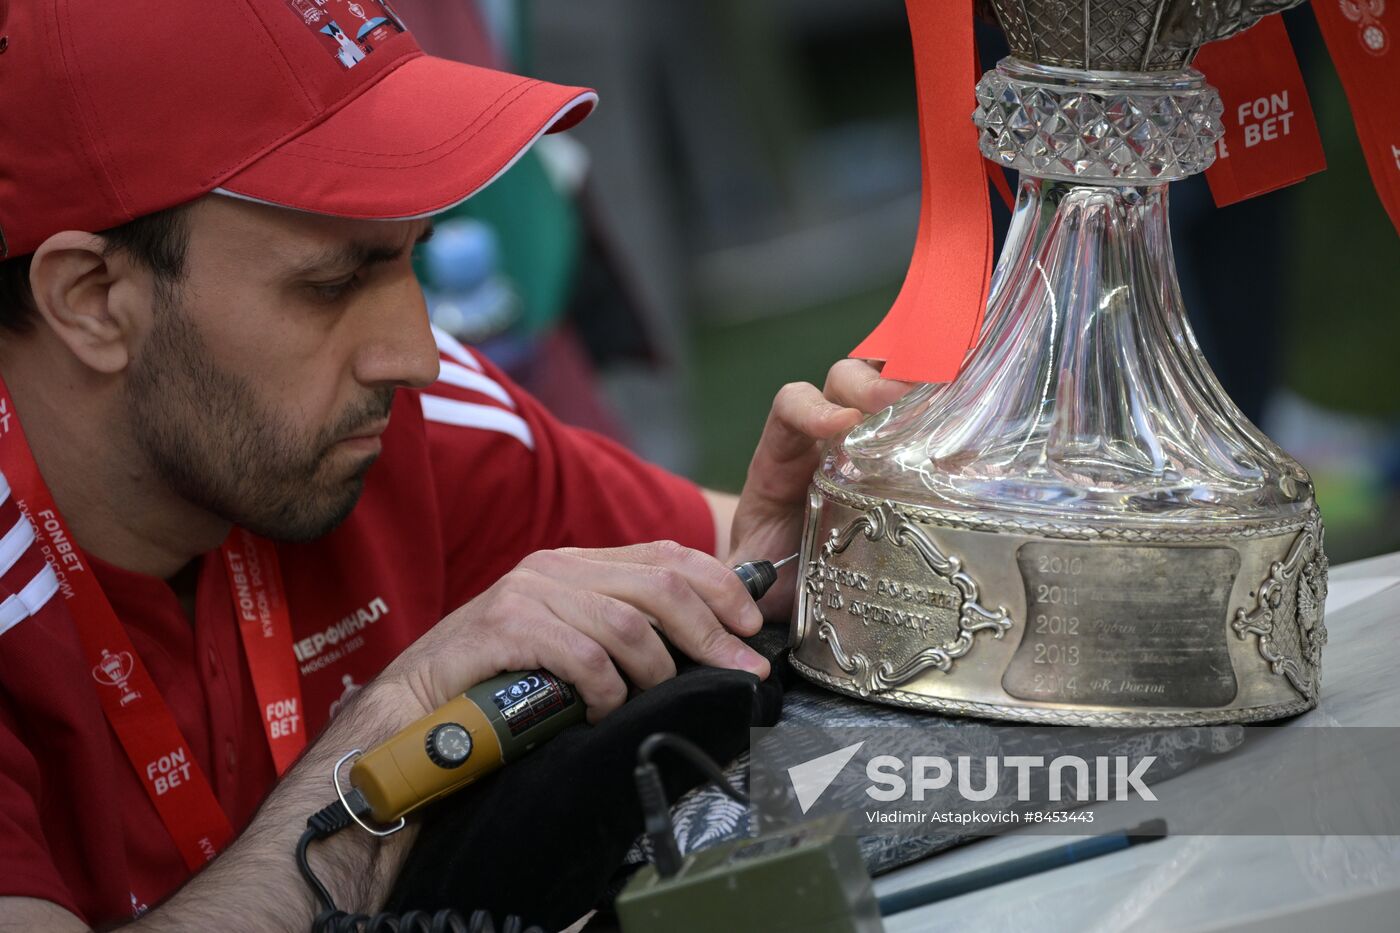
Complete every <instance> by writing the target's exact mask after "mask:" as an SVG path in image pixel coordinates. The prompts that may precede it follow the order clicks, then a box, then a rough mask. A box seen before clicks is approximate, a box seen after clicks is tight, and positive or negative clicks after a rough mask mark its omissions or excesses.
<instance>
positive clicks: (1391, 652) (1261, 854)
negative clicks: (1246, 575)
mask: <svg viewBox="0 0 1400 933" xmlns="http://www.w3.org/2000/svg"><path fill="white" fill-rule="evenodd" d="M1397 584H1400V553H1396V554H1388V555H1385V556H1382V557H1377V558H1372V559H1370V560H1365V561H1359V562H1356V563H1352V564H1346V565H1344V566H1340V567H1334V568H1332V572H1331V574H1330V576H1329V583H1328V591H1329V592H1328V597H1327V615H1326V620H1327V628H1328V632H1329V636H1330V638H1329V642H1328V645H1327V648H1326V649H1325V651H1324V654H1323V685H1322V701H1321V703H1320V704H1319V705H1318V708H1317V709H1315V710H1313V711H1312V712H1309V713H1306V714H1305V715H1303V716H1300V717H1298V718H1297V719H1296V720H1293V721H1292V722H1291V723H1290V724H1289V726H1290V727H1294V726H1325V725H1337V726H1397V725H1400V620H1398V617H1400V586H1397ZM1260 751H1264V752H1267V749H1262V750H1260ZM1247 767H1248V764H1247V757H1245V756H1227V757H1225V758H1223V759H1220V760H1218V761H1212V762H1210V763H1208V764H1205V765H1202V766H1201V767H1198V768H1196V769H1194V770H1192V771H1189V772H1187V773H1185V774H1182V775H1180V776H1178V777H1176V778H1173V779H1171V780H1169V781H1165V782H1163V783H1161V784H1158V785H1154V787H1153V790H1154V791H1155V792H1156V793H1157V794H1158V796H1159V797H1160V798H1161V799H1162V800H1169V799H1172V798H1175V799H1177V800H1193V799H1194V800H1197V801H1202V802H1208V801H1209V800H1210V799H1211V791H1212V788H1213V787H1218V786H1219V782H1220V781H1221V780H1222V779H1223V780H1231V781H1233V780H1238V779H1239V777H1240V775H1239V773H1238V772H1239V771H1240V770H1241V769H1242V768H1247ZM1230 769H1233V770H1234V772H1235V773H1230ZM1395 793H1396V795H1397V797H1400V788H1397V789H1396V791H1395ZM1204 805H1208V803H1205V804H1204ZM1131 806H1132V805H1131V804H1123V803H1106V804H1098V805H1096V806H1095V807H1094V808H1093V809H1094V810H1095V822H1096V823H1097V824H1100V825H1103V826H1104V828H1105V830H1110V829H1113V828H1117V827H1120V826H1126V825H1131V824H1132V823H1133V822H1135V821H1136V820H1135V819H1134V816H1135V814H1134V813H1133V812H1132V811H1131V809H1125V808H1130V807H1131ZM1139 806H1140V805H1139ZM1147 815H1152V814H1147ZM1139 818H1140V817H1139ZM1057 841H1058V840H1057V839H1056V838H1055V837H1049V836H1045V835H1044V834H1043V833H1042V834H1032V833H1028V832H1025V831H1017V832H1013V833H1008V834H1006V835H1004V836H1000V837H997V838H994V839H985V840H981V841H978V842H974V843H971V844H969V845H965V846H962V847H961V848H958V849H954V850H951V851H949V852H946V853H943V854H941V855H937V856H934V857H933V858H930V859H928V860H926V861H924V862H920V863H917V864H914V865H910V866H907V867H905V868H902V869H899V870H897V871H894V872H891V873H890V874H888V875H885V876H882V877H880V878H877V879H876V880H875V891H876V893H877V895H885V894H889V893H891V892H894V891H899V890H903V889H905V888H909V887H913V886H915V885H918V884H921V883H924V882H927V881H930V880H932V879H935V878H941V877H946V876H948V875H954V874H959V873H961V872H965V871H970V870H972V869H975V868H981V867H983V866H985V865H989V864H994V863H997V862H1003V861H1006V860H1007V859H1010V858H1015V857H1016V856H1019V855H1024V854H1028V853H1031V852H1037V851H1040V850H1043V849H1045V848H1047V847H1050V846H1053V845H1054V844H1055V843H1056V842H1057ZM885 929H886V930H887V931H888V933H911V931H915V930H918V931H925V930H928V931H943V930H947V931H958V933H973V931H975V933H984V931H993V933H994V931H1002V930H1005V931H1008V933H1012V931H1014V933H1022V931H1026V930H1047V931H1056V930H1073V931H1075V933H1099V931H1104V933H1107V931H1118V930H1127V929H1131V930H1133V931H1135V933H1137V931H1142V933H1155V931H1163V933H1166V931H1171V933H1184V931H1205V930H1227V929H1228V930H1256V929H1257V930H1259V931H1261V933H1262V931H1264V930H1267V931H1268V933H1283V931H1292V930H1300V931H1301V930H1326V931H1328V933H1352V931H1369V930H1390V931H1395V930H1400V837H1396V836H1231V835H1209V836H1204V835H1202V836H1184V835H1175V836H1170V837H1168V838H1166V839H1163V840H1161V841H1158V842H1153V843H1151V844H1148V845H1141V846H1135V847H1133V848H1130V849H1127V850H1124V851H1121V852H1117V853H1114V854H1112V855H1108V856H1104V857H1101V858H1096V859H1092V860H1089V861H1086V862H1081V863H1079V864H1076V865H1072V866H1069V867H1067V868H1061V869H1058V870H1056V871H1051V872H1045V873H1043V874H1040V875H1034V876H1032V877H1029V878H1025V879H1022V880H1020V881H1014V882H1009V883H1007V884H1003V885H998V886H997V887H994V888H988V889H985V890H982V891H977V892H974V893H971V894H965V895H963V896H961V897H957V898H952V899H949V900H945V901H941V902H939V903H936V904H930V905H928V906H927V907H923V908H919V909H917V910H913V911H909V912H907V913H903V914H899V915H896V916H894V917H889V918H886V920H885Z"/></svg>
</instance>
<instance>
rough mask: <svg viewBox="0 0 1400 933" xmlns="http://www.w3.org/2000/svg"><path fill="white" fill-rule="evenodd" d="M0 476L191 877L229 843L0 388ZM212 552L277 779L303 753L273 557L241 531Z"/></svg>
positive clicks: (287, 625)
mask: <svg viewBox="0 0 1400 933" xmlns="http://www.w3.org/2000/svg"><path fill="white" fill-rule="evenodd" d="M0 471H3V472H4V475H5V477H6V479H7V480H9V483H10V489H11V490H12V494H13V495H14V497H15V501H16V503H17V504H18V505H19V508H20V511H21V512H23V513H24V515H25V517H26V518H27V519H28V520H29V522H30V524H31V525H33V526H34V531H35V535H36V536H37V542H36V543H37V544H38V546H39V547H40V548H41V549H42V550H43V553H44V556H45V558H46V559H47V560H48V561H49V563H50V564H51V565H52V566H53V569H54V572H55V573H56V574H57V575H58V579H59V584H60V586H59V592H60V593H61V594H62V595H63V597H64V598H65V599H66V600H67V601H68V604H69V609H70V610H71V613H72V616H73V620H74V623H75V627H76V629H77V632H78V639H79V641H80V642H81V643H82V646H83V652H84V653H85V654H86V655H87V660H88V661H89V662H90V663H91V664H92V674H93V678H94V679H95V680H96V681H97V683H98V688H97V696H98V699H99V701H100V702H101V704H102V710H103V712H104V713H105V714H106V716H107V721H108V723H110V724H111V726H112V731H113V732H115V733H116V735H117V739H118V741H120V742H121V745H122V748H123V749H124V750H125V752H126V755H127V758H128V759H129V760H130V761H131V766H132V767H133V768H134V769H135V770H136V774H137V776H138V777H139V778H140V779H141V783H142V785H143V786H144V787H145V789H146V794H147V795H148V796H149V797H150V798H151V803H153V804H154V805H155V808H156V812H157V813H159V815H160V818H161V822H163V823H164V824H165V828H166V830H167V831H168V832H169V833H170V835H171V837H172V838H173V839H174V840H175V845H176V846H177V847H178V848H179V850H180V854H181V856H183V858H184V860H185V864H186V865H187V866H189V869H190V870H191V871H197V870H199V868H201V867H202V866H203V865H204V864H205V863H206V862H208V861H210V860H211V859H213V858H214V856H215V855H216V854H218V852H219V850H221V849H222V848H223V847H224V846H225V845H226V844H227V843H228V842H229V840H230V839H231V838H232V837H233V828H232V827H231V826H230V825H229V821H228V817H227V816H226V815H225V814H224V811H223V808H222V807H220V806H219V802H218V799H217V798H216V797H215V796H214V791H213V788H211V787H210V785H209V780H208V778H207V777H205V775H204V772H203V771H202V770H201V769H200V767H199V763H198V762H197V761H196V760H195V757H194V754H193V753H192V752H191V751H190V746H189V743H188V742H186V741H185V737H184V736H183V735H181V734H180V727H179V726H178V725H177V724H176V722H175V717H174V716H173V715H171V712H170V707H169V706H167V705H166V703H165V699H164V698H163V697H161V695H160V693H159V692H158V691H157V690H156V685H155V682H154V681H153V680H152V679H151V675H150V673H149V672H148V671H147V670H146V666H145V664H143V663H142V662H141V658H140V657H139V656H138V655H137V653H136V651H135V649H134V648H133V647H132V644H131V639H130V638H129V637H128V636H127V634H126V629H125V628H124V627H123V626H122V624H121V621H120V620H119V619H118V618H117V615H116V612H114V611H113V609H112V605H111V603H109V602H108V601H107V597H106V596H105V595H104V594H103V592H102V587H101V585H100V584H99V583H98V582H97V579H96V578H95V577H94V576H93V573H92V566H91V564H89V563H88V561H87V558H86V556H85V555H84V554H83V553H82V551H81V550H80V549H79V548H78V546H77V543H76V542H75V541H74V540H73V536H72V534H71V533H70V532H69V530H68V525H67V523H66V522H64V520H63V518H62V516H61V515H59V513H58V508H57V507H56V506H55V504H54V500H53V495H52V494H51V493H50V492H49V489H48V486H47V484H45V482H44V478H43V476H41V475H40V473H39V467H38V465H37V464H36V463H35V462H34V456H33V454H32V453H31V452H30V450H29V443H28V441H26V440H25V437H24V431H23V429H22V428H21V427H20V424H19V418H18V416H17V414H16V412H15V407H14V401H13V400H12V399H11V398H10V393H9V390H8V389H7V388H6V387H5V384H4V381H3V380H0ZM221 550H222V552H223V557H224V566H225V569H226V570H227V571H228V573H227V576H228V580H229V593H230V596H231V597H232V599H233V605H234V609H235V612H236V614H237V616H238V621H239V632H240V634H241V635H242V638H243V646H244V650H245V653H246V654H247V656H248V666H249V668H250V669H251V673H252V677H253V688H254V692H255V693H256V695H257V698H258V705H259V706H260V707H261V709H262V718H263V729H264V732H265V733H266V735H267V737H268V744H269V746H270V747H271V749H272V756H273V761H274V762H275V763H276V766H277V773H278V774H279V775H280V774H282V773H283V772H285V771H286V769H287V767H288V766H289V765H290V764H291V762H292V761H293V760H294V759H295V758H296V756H297V754H298V753H299V752H300V751H301V749H302V748H303V747H304V746H305V744H306V732H305V725H304V719H303V717H302V715H301V706H302V703H301V688H300V683H299V682H298V680H297V670H296V662H295V659H294V657H293V654H292V633H291V617H290V614H289V613H288V611H287V601H286V598H285V596H284V594H283V591H282V579H281V573H280V571H279V570H278V567H277V552H276V550H275V548H273V546H272V545H271V544H270V543H269V542H266V541H263V540H261V539H259V538H256V537H255V536H253V535H251V534H249V533H248V532H245V531H243V530H242V529H236V530H235V531H234V532H233V534H231V535H230V536H229V539H228V541H226V542H225V543H224V545H223V547H222V549H221Z"/></svg>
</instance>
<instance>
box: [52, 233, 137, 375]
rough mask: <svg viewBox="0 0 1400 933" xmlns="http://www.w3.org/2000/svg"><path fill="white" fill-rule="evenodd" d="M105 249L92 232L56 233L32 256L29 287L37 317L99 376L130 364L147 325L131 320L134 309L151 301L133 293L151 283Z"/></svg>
mask: <svg viewBox="0 0 1400 933" xmlns="http://www.w3.org/2000/svg"><path fill="white" fill-rule="evenodd" d="M106 245H107V244H106V241H105V240H104V239H103V238H102V237H100V236H98V235H96V234H94V233H83V232H80V231H76V230H67V231H64V232H62V233H55V234H54V235H53V236H51V237H49V238H48V239H47V240H45V241H44V243H43V245H42V246H40V247H39V248H38V249H37V250H36V251H35V252H34V258H33V260H32V261H31V263H30V266H29V285H30V288H31V289H32V291H33V293H34V304H35V306H36V307H37V308H38V311H39V314H40V315H42V316H43V318H44V321H45V323H46V324H48V326H49V328H50V329H52V330H53V332H54V333H55V334H56V335H57V336H58V338H59V339H60V340H62V341H63V342H64V343H65V344H66V345H67V346H68V349H69V350H71V351H72V353H73V355H74V356H76V357H77V358H78V359H79V360H81V361H82V362H83V363H84V364H86V365H87V366H89V367H90V368H92V369H94V370H96V371H98V372H102V373H118V372H121V371H122V370H123V369H125V368H126V366H127V364H129V363H130V362H131V356H132V348H133V346H134V341H135V340H136V339H137V338H138V336H139V333H138V332H139V331H140V330H142V329H143V324H144V323H145V322H142V321H137V320H134V319H133V318H132V309H133V308H136V307H140V306H144V305H146V304H147V303H146V302H132V301H131V297H132V295H131V290H132V288H133V287H134V288H138V289H142V290H144V289H146V288H148V287H149V283H148V282H146V281H144V280H145V279H146V277H145V276H141V275H139V274H138V273H139V270H137V269H136V268H134V267H133V265H132V263H131V262H130V261H129V260H127V259H126V257H125V255H124V254H122V253H116V254H112V255H104V253H103V251H104V249H105V248H106ZM123 297H125V298H126V300H125V301H123V300H122V298H123Z"/></svg>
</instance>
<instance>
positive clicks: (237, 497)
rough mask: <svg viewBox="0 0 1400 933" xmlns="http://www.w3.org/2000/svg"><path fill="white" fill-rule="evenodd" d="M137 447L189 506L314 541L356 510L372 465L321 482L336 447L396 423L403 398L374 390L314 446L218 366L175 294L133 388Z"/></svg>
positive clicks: (158, 315)
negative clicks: (392, 416)
mask: <svg viewBox="0 0 1400 933" xmlns="http://www.w3.org/2000/svg"><path fill="white" fill-rule="evenodd" d="M127 394H128V402H129V409H128V410H129V411H130V412H131V418H132V425H133V431H134V434H135V438H136V442H137V444H138V445H140V448H141V450H142V452H143V453H144V454H145V456H146V458H147V460H148V461H149V462H150V464H151V465H152V466H153V467H154V468H155V470H156V472H157V474H158V475H159V477H160V479H161V480H162V481H164V482H165V483H166V485H168V486H169V487H170V488H171V489H172V490H173V491H174V492H175V493H176V494H178V495H179V496H181V497H182V498H184V499H185V500H186V501H188V502H190V503H192V504H194V505H196V506H198V507H200V508H202V509H204V510H205V511H208V512H210V513H212V514H214V515H217V516H219V517H220V518H222V519H224V520H226V521H229V522H232V523H234V524H236V525H238V526H240V527H242V528H246V529H247V530H249V531H251V532H253V533H254V534H257V535H261V536H262V537H265V538H270V539H272V540H275V541H312V540H315V539H316V538H320V537H322V536H323V535H326V534H328V533H329V532H330V531H331V530H332V529H334V528H335V527H336V526H337V525H339V524H340V523H341V522H342V521H344V520H345V519H346V518H347V517H348V516H349V514H350V512H351V511H352V510H353V509H354V507H355V503H356V502H357V501H358V500H359V498H360V493H361V491H362V490H363V488H364V477H365V473H366V472H368V470H369V468H370V466H371V465H372V464H373V462H374V460H373V458H366V459H365V461H364V463H362V464H361V465H360V466H358V467H357V468H356V469H355V470H354V471H353V472H352V473H349V474H343V475H341V476H338V477H336V476H329V477H328V476H325V475H321V474H322V473H323V472H324V471H323V469H322V467H323V464H324V463H325V461H326V455H327V453H328V452H329V449H330V447H331V446H332V445H333V444H334V443H335V442H336V441H339V440H341V439H343V438H345V437H346V436H347V435H350V434H353V433H354V432H355V431H356V430H358V429H360V428H363V427H365V426H368V425H370V424H373V423H374V422H377V421H380V420H382V419H383V418H385V417H387V416H388V414H389V409H390V407H391V406H392V404H393V399H394V390H393V389H391V388H385V389H378V390H374V391H373V392H372V393H371V394H369V395H368V396H367V397H366V398H365V399H364V400H363V401H361V402H360V403H358V404H356V405H355V406H354V408H353V409H352V410H350V411H348V412H346V414H345V415H344V416H343V417H342V418H340V419H339V420H338V421H337V422H336V423H335V424H334V425H332V426H331V427H330V428H329V429H327V430H325V431H323V432H322V433H321V435H320V436H319V437H317V438H316V439H315V440H313V441H310V442H307V441H305V440H303V439H301V438H299V437H298V436H297V432H296V431H295V429H294V428H292V427H291V426H290V425H288V424H287V423H286V421H285V420H284V419H282V418H281V417H279V416H278V415H277V413H276V412H274V411H273V410H271V409H270V408H268V407H267V406H265V405H263V404H262V403H260V402H259V401H258V397H257V393H256V392H255V391H254V389H253V386H252V384H251V383H250V382H249V381H248V380H246V379H244V378H243V377H241V376H238V375H235V374H233V373H230V372H226V371H225V370H222V369H220V368H219V367H218V366H217V365H215V363H214V361H213V359H212V357H211V355H210V354H209V351H208V348H207V346H206V345H205V343H204V341H203V339H202V338H201V337H200V336H199V333H198V332H197V331H196V330H195V328H194V325H193V323H192V322H191V321H190V319H189V317H188V315H186V314H185V312H184V311H183V310H182V309H181V308H179V307H178V303H177V301H176V300H175V296H174V295H171V296H167V297H165V298H163V299H162V300H161V301H160V306H158V307H157V308H156V309H155V323H154V326H153V328H152V331H151V335H150V337H149V339H148V340H147V343H146V346H145V348H144V349H143V351H142V353H141V355H140V356H139V357H138V358H137V359H136V360H135V361H133V364H132V368H131V372H130V377H129V378H128V380H127Z"/></svg>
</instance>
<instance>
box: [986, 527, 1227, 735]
mask: <svg viewBox="0 0 1400 933" xmlns="http://www.w3.org/2000/svg"><path fill="white" fill-rule="evenodd" d="M1016 563H1017V565H1018V566H1019V567H1020V569H1021V579H1022V580H1023V581H1024V583H1025V587H1026V622H1025V628H1026V631H1025V635H1024V636H1023V637H1022V639H1021V644H1020V646H1019V647H1018V648H1017V649H1016V654H1015V655H1014V656H1012V658H1011V663H1010V664H1009V665H1008V666H1007V668H1006V674H1005V675H1004V676H1003V677H1002V686H1003V687H1005V688H1006V692H1007V693H1009V694H1011V695H1012V696H1013V697H1016V698H1017V699H1022V700H1047V699H1048V700H1068V701H1070V702H1073V703H1083V704H1086V705H1095V706H1144V707H1168V708H1170V707H1181V706H1228V705H1229V704H1230V703H1232V702H1233V701H1234V699H1235V694H1236V693H1237V692H1238V685H1237V684H1236V682H1235V672H1234V669H1233V668H1232V667H1231V665H1230V646H1229V644H1228V642H1227V641H1226V639H1227V638H1228V634H1229V633H1228V626H1227V625H1226V624H1225V622H1226V620H1227V619H1228V618H1229V616H1228V613H1227V608H1228V605H1229V600H1230V590H1231V588H1232V587H1233V586H1234V583H1235V576H1236V575H1237V574H1238V573H1239V568H1240V556H1239V554H1238V553H1237V552H1236V551H1235V550H1234V549H1233V548H1228V547H1144V546H1130V545H1099V544H1072V543H1067V542H1050V541H1043V542H1033V543H1028V544H1023V545H1021V547H1020V548H1019V549H1017V552H1016Z"/></svg>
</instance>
